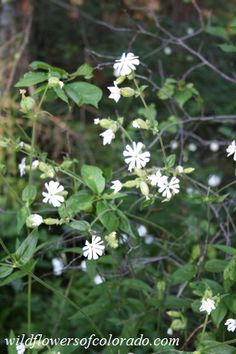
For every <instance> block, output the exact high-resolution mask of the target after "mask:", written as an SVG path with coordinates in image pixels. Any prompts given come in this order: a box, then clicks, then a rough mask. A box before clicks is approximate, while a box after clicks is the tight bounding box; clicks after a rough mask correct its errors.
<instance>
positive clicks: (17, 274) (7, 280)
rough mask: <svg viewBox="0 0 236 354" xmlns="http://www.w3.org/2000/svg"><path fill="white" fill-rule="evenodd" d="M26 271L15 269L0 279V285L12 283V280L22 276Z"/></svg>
mask: <svg viewBox="0 0 236 354" xmlns="http://www.w3.org/2000/svg"><path fill="white" fill-rule="evenodd" d="M26 274H27V273H26V272H25V271H23V270H17V271H16V272H14V273H12V274H10V275H9V276H8V277H6V278H4V279H2V280H1V279H0V286H5V285H7V284H10V283H12V282H13V281H15V280H17V279H20V278H23V277H24V276H25V275H26Z"/></svg>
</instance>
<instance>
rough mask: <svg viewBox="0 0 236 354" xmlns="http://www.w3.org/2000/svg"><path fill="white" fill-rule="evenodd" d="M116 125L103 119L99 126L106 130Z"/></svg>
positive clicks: (109, 120)
mask: <svg viewBox="0 0 236 354" xmlns="http://www.w3.org/2000/svg"><path fill="white" fill-rule="evenodd" d="M113 123H114V121H113V120H111V119H106V118H102V119H100V122H99V125H100V127H102V128H104V129H110V127H111V125H112V124H113Z"/></svg>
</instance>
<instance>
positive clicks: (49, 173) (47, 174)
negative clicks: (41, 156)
mask: <svg viewBox="0 0 236 354" xmlns="http://www.w3.org/2000/svg"><path fill="white" fill-rule="evenodd" d="M38 168H39V170H40V171H41V172H43V174H42V175H41V176H40V178H53V177H54V176H55V170H54V168H53V167H52V166H50V165H48V164H46V163H45V162H42V161H41V162H40V163H39V165H38Z"/></svg>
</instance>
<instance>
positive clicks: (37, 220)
mask: <svg viewBox="0 0 236 354" xmlns="http://www.w3.org/2000/svg"><path fill="white" fill-rule="evenodd" d="M42 223H43V218H42V216H41V215H39V214H31V215H30V216H28V218H27V219H26V224H27V226H28V227H32V228H34V227H38V226H39V225H41V224H42Z"/></svg>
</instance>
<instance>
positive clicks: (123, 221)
mask: <svg viewBox="0 0 236 354" xmlns="http://www.w3.org/2000/svg"><path fill="white" fill-rule="evenodd" d="M117 214H118V216H119V217H120V222H119V228H120V230H121V231H123V232H125V233H126V234H127V235H129V236H132V237H135V234H134V232H133V230H132V227H131V224H130V221H129V219H128V218H127V216H126V215H125V214H124V213H123V212H122V211H121V210H117Z"/></svg>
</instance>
